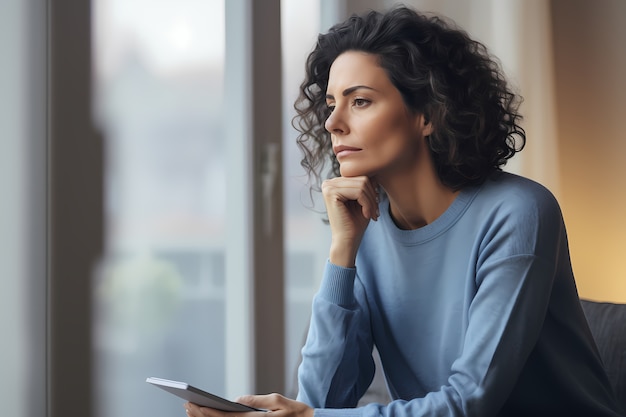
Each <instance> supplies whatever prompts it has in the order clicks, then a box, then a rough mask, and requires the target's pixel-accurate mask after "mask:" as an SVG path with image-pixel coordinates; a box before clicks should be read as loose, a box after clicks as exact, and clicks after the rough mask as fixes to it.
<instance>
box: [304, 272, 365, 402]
mask: <svg viewBox="0 0 626 417" xmlns="http://www.w3.org/2000/svg"><path fill="white" fill-rule="evenodd" d="M355 278H356V269H355V268H343V267H339V266H336V265H333V264H331V263H330V262H327V264H326V268H325V271H324V276H323V279H322V283H321V285H320V289H319V291H318V293H317V295H316V296H315V298H314V299H313V309H312V317H311V323H310V326H309V333H308V336H307V341H306V343H305V346H304V348H303V349H302V363H301V365H300V367H299V369H298V385H299V393H298V400H299V401H302V402H304V403H306V404H309V405H310V406H312V407H315V408H326V407H328V408H338V407H355V406H356V404H357V402H358V400H359V399H360V398H361V396H362V395H363V394H364V393H365V391H366V390H367V388H368V387H369V385H370V383H371V381H372V378H373V375H374V361H373V359H372V346H373V344H372V340H371V335H370V330H369V315H368V311H367V308H366V305H367V304H366V303H365V302H364V299H365V297H364V296H363V288H362V286H361V285H360V284H359V283H358V280H356V279H355ZM355 281H356V283H355Z"/></svg>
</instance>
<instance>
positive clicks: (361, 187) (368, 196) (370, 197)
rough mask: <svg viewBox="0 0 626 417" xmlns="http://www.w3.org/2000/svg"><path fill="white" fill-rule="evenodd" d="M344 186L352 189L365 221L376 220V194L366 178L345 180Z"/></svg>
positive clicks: (370, 182) (372, 185)
mask: <svg viewBox="0 0 626 417" xmlns="http://www.w3.org/2000/svg"><path fill="white" fill-rule="evenodd" d="M344 180H345V186H347V187H351V188H353V190H354V191H353V192H354V193H355V195H356V196H357V197H356V201H357V202H358V203H359V205H360V206H361V212H362V214H363V217H364V218H366V219H372V220H376V219H377V218H378V193H377V191H376V188H375V187H374V184H373V183H372V181H370V179H369V178H368V177H354V178H345V179H344Z"/></svg>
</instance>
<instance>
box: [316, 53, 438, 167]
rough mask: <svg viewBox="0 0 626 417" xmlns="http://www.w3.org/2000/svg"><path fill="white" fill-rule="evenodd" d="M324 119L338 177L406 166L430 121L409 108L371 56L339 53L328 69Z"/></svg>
mask: <svg viewBox="0 0 626 417" xmlns="http://www.w3.org/2000/svg"><path fill="white" fill-rule="evenodd" d="M326 103H327V104H328V106H329V107H330V108H331V110H332V112H331V114H330V116H329V117H328V119H327V120H326V124H325V127H326V130H328V131H329V132H330V133H331V138H332V144H333V151H334V153H335V155H336V156H337V160H338V161H339V164H340V172H341V175H342V176H344V177H354V176H361V175H365V176H369V177H377V176H387V175H389V174H393V173H394V172H402V171H405V170H407V169H408V170H410V169H412V168H413V167H414V166H415V164H416V163H417V162H416V161H417V160H418V158H417V156H418V154H419V152H421V149H423V147H422V146H421V142H422V141H423V138H424V136H427V135H429V134H430V131H431V125H430V124H428V123H426V122H425V120H424V117H423V116H422V115H421V114H413V113H412V112H410V111H409V110H408V109H407V107H406V106H405V104H404V101H403V100H402V95H401V94H400V91H399V90H398V89H397V88H396V87H395V86H394V85H393V84H392V83H391V81H390V80H389V77H388V76H387V73H386V71H385V70H384V69H383V68H382V67H380V66H379V65H378V61H377V57H376V56H375V55H372V54H367V53H364V52H358V51H348V52H344V53H343V54H341V55H339V56H338V57H337V59H336V60H335V61H334V62H333V64H332V66H331V68H330V75H329V79H328V89H327V90H326Z"/></svg>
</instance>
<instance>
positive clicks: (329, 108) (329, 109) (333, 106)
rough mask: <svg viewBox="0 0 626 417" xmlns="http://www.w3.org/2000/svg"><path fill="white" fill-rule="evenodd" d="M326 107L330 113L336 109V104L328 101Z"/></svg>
mask: <svg viewBox="0 0 626 417" xmlns="http://www.w3.org/2000/svg"><path fill="white" fill-rule="evenodd" d="M326 109H328V113H332V112H333V110H335V105H334V104H330V103H326Z"/></svg>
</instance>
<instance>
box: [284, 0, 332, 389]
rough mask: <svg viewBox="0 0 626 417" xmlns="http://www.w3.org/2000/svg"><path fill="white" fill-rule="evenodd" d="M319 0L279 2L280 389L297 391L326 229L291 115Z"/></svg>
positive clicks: (314, 29) (314, 35)
mask: <svg viewBox="0 0 626 417" xmlns="http://www.w3.org/2000/svg"><path fill="white" fill-rule="evenodd" d="M320 7H321V5H320V0H283V1H282V2H281V22H282V23H281V25H282V28H281V29H282V51H283V123H284V127H283V172H284V177H283V181H284V201H285V211H284V212H285V250H286V254H285V263H286V265H285V299H286V300H285V303H286V304H285V328H286V333H287V334H286V336H285V341H286V348H285V352H286V358H285V360H286V364H285V365H286V366H285V370H286V387H287V390H286V394H287V395H288V396H292V397H293V396H295V395H296V393H297V386H296V370H297V365H298V363H299V361H300V349H301V347H302V344H303V343H304V338H305V336H306V331H307V329H308V322H309V316H310V313H311V301H312V298H313V295H314V294H315V292H316V291H317V287H318V283H319V279H320V278H321V276H322V269H323V267H324V264H325V261H326V258H327V257H328V244H327V242H328V238H329V229H328V226H326V225H325V224H324V223H323V222H322V214H321V212H322V211H323V203H322V202H321V200H320V199H319V197H320V196H319V195H315V194H314V195H313V196H312V195H311V194H310V193H309V187H308V184H307V177H306V172H305V171H304V170H303V168H302V167H301V166H300V160H301V159H302V155H301V153H300V150H299V149H298V147H297V145H296V137H297V133H298V132H297V131H296V130H295V129H294V128H293V127H292V125H291V120H292V119H293V117H294V115H295V111H294V108H293V104H294V101H295V100H296V98H297V96H298V92H299V86H300V83H301V82H302V81H303V79H304V64H305V60H306V57H307V55H308V54H309V52H310V51H311V50H312V48H313V46H314V44H315V41H316V39H317V35H318V34H319V32H320V29H319V27H320Z"/></svg>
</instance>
